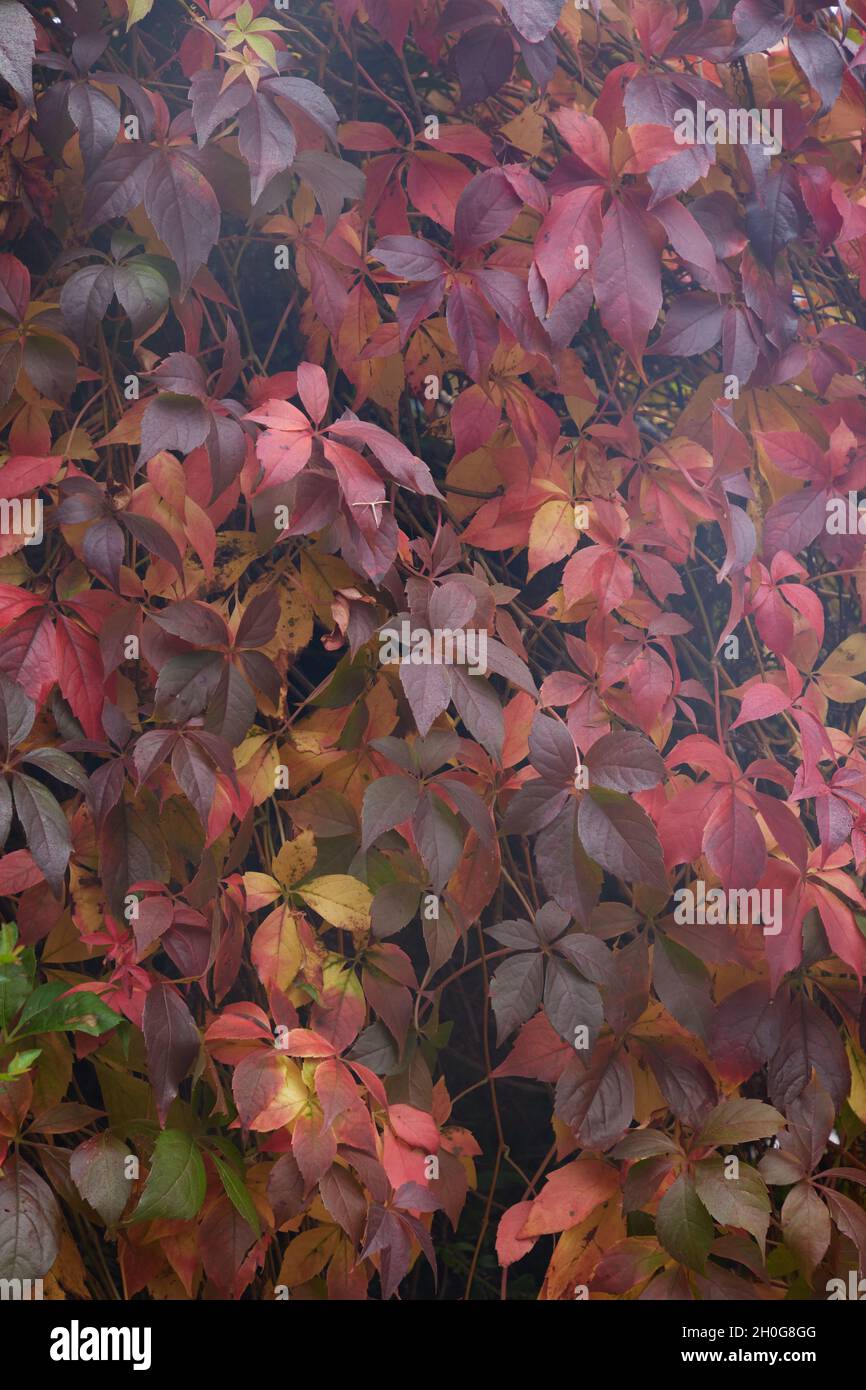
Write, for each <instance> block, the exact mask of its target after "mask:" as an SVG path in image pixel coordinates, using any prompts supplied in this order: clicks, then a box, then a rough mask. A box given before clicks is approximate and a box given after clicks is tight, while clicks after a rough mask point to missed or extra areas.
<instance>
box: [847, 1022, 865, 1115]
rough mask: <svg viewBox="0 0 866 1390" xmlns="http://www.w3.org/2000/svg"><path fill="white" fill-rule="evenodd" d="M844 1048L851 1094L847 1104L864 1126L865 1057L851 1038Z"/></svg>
mask: <svg viewBox="0 0 866 1390" xmlns="http://www.w3.org/2000/svg"><path fill="white" fill-rule="evenodd" d="M845 1047H846V1050H847V1053H848V1061H849V1062H850V1064H851V1094H850V1095H849V1097H848V1104H849V1105H850V1107H851V1109H852V1110H853V1111H854V1114H855V1115H856V1116H857V1118H858V1120H862V1121H863V1123H864V1124H866V1056H864V1054H863V1053H862V1052H861V1051H860V1049H859V1047H858V1046H857V1044H856V1043H855V1042H854V1041H853V1039H852V1038H848V1040H847V1042H846V1044H845Z"/></svg>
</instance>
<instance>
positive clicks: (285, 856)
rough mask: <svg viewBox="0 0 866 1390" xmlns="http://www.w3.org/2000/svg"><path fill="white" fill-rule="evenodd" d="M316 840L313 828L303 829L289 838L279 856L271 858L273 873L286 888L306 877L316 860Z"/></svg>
mask: <svg viewBox="0 0 866 1390" xmlns="http://www.w3.org/2000/svg"><path fill="white" fill-rule="evenodd" d="M316 855H317V851H316V842H315V839H314V838H313V832H312V830H302V831H301V834H300V835H298V836H296V838H295V839H294V840H287V841H286V843H285V844H284V845H283V847H282V849H281V850H280V852H279V854H278V855H277V857H276V858H275V859H273V860H271V873H272V874H273V876H274V878H275V879H276V880H277V882H278V883H281V884H282V885H283V887H284V888H288V887H289V885H290V884H292V883H297V882H298V880H299V879H301V878H306V876H307V874H308V873H309V872H310V870H311V869H312V867H313V865H314V864H315V862H316Z"/></svg>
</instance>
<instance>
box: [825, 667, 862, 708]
mask: <svg viewBox="0 0 866 1390" xmlns="http://www.w3.org/2000/svg"><path fill="white" fill-rule="evenodd" d="M816 684H817V685H818V688H819V690H820V691H821V694H822V695H825V696H826V697H827V699H828V700H835V701H836V703H837V704H840V705H853V704H854V702H855V700H863V699H866V685H864V684H863V682H862V681H855V680H854V678H853V676H836V675H828V674H827V672H825V671H819V672H818V675H817V678H816Z"/></svg>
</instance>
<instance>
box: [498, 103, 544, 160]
mask: <svg viewBox="0 0 866 1390" xmlns="http://www.w3.org/2000/svg"><path fill="white" fill-rule="evenodd" d="M499 133H500V135H504V136H505V138H506V140H507V141H508V143H509V144H510V145H514V146H515V147H516V148H517V149H518V150H522V151H523V153H524V154H531V155H532V157H533V159H534V158H535V157H536V156H537V155H539V154H541V147H542V145H543V144H544V117H543V116H542V115H541V112H540V111H537V110H536V109H535V107H534V106H527V107H526V108H525V109H524V110H523V111H521V112H520V113H519V114H518V115H517V116H515V117H514V118H513V119H512V120H510V121H507V122H506V124H505V125H504V126H501V127H500V130H499Z"/></svg>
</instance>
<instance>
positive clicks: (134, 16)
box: [126, 0, 153, 30]
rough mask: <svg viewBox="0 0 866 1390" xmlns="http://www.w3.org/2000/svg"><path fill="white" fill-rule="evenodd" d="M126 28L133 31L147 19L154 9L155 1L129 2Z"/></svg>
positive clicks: (136, 0) (133, 0)
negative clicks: (140, 21) (134, 27)
mask: <svg viewBox="0 0 866 1390" xmlns="http://www.w3.org/2000/svg"><path fill="white" fill-rule="evenodd" d="M127 9H128V13H127V16H126V27H127V29H128V30H129V29H131V28H132V26H133V24H138V22H139V20H141V19H146V18H147V16H148V15H149V14H150V12H151V10H152V9H153V0H128V6H127Z"/></svg>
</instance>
